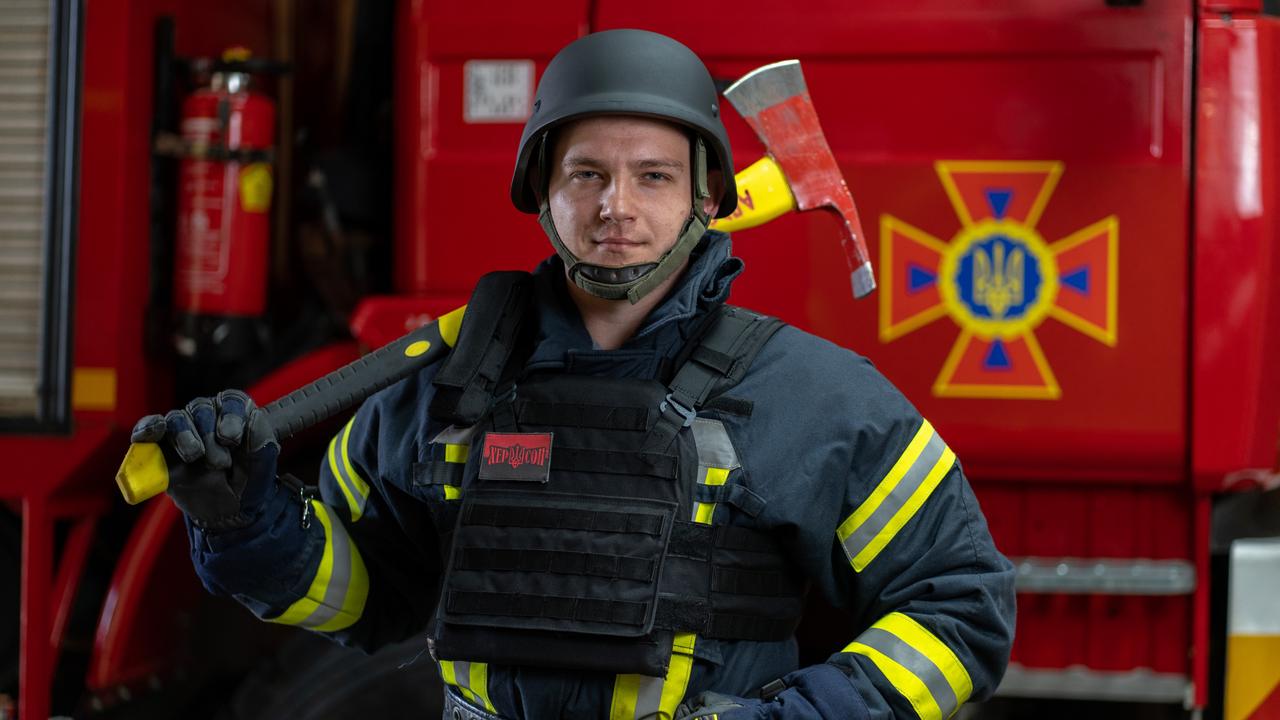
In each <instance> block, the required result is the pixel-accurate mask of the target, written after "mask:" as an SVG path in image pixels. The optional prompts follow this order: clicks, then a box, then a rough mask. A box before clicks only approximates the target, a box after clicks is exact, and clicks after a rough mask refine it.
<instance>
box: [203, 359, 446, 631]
mask: <svg viewBox="0 0 1280 720" xmlns="http://www.w3.org/2000/svg"><path fill="white" fill-rule="evenodd" d="M419 377H420V378H421V377H422V376H419ZM417 384H418V383H416V382H412V381H411V382H409V383H408V387H406V384H405V383H401V384H399V385H396V386H393V387H392V388H389V390H388V391H383V392H382V393H380V394H378V395H376V396H375V397H374V398H371V399H370V400H369V401H367V402H365V403H364V404H363V405H362V406H361V407H360V409H359V411H358V412H357V413H356V414H355V415H354V416H353V417H352V418H351V419H350V420H349V421H348V422H347V423H346V424H345V425H344V426H343V427H342V428H341V430H339V431H338V432H337V434H336V435H335V436H334V437H333V438H332V439H331V440H330V442H329V444H328V445H327V446H326V448H325V453H324V457H323V458H322V459H321V463H320V474H319V484H318V488H319V493H318V495H319V497H315V495H316V493H315V492H314V490H313V491H311V492H309V493H308V495H309V497H304V496H303V495H302V494H301V493H300V492H299V490H297V489H291V488H290V487H289V485H288V484H286V483H283V482H281V483H277V488H276V490H275V492H274V495H273V496H272V497H271V499H270V500H269V502H268V506H267V511H266V512H264V513H263V516H262V517H261V518H260V519H259V520H258V521H257V522H255V523H254V524H253V525H251V526H250V527H247V528H244V529H242V530H237V531H234V532H231V533H225V532H224V533H217V534H206V533H203V532H202V531H200V530H199V529H197V528H194V527H189V529H188V532H189V534H190V539H191V543H192V559H193V561H194V564H195V567H196V572H197V574H198V575H199V576H200V578H201V580H202V581H203V582H204V584H205V586H206V587H207V588H208V589H209V590H210V591H211V592H214V593H216V594H225V595H230V596H232V597H234V598H235V599H236V600H237V601H239V602H240V603H241V604H243V605H245V606H246V607H247V608H248V609H249V610H251V611H252V612H253V613H254V614H255V615H257V616H258V617H259V618H261V619H263V620H265V621H267V622H274V623H281V624H286V625H296V626H299V627H303V628H306V629H308V630H313V631H316V632H320V633H324V634H327V635H330V636H332V637H333V638H334V639H335V640H337V641H339V642H341V643H343V644H345V645H351V646H356V647H360V648H363V649H365V650H367V651H372V650H374V649H376V648H378V647H381V646H382V645H385V644H388V643H391V642H396V641H399V640H402V639H404V638H406V637H408V636H409V635H411V634H412V633H414V632H416V631H419V630H422V629H424V628H425V627H426V625H427V623H428V621H429V619H430V616H431V612H432V609H433V607H434V603H435V595H434V586H435V582H436V578H437V576H438V573H439V560H438V554H437V552H436V550H435V543H434V536H435V533H434V531H433V530H432V529H431V528H432V526H431V520H430V513H429V510H428V508H427V506H426V505H425V504H423V503H421V502H419V501H417V500H416V499H415V498H413V497H412V496H411V494H410V491H409V488H410V486H411V484H412V483H411V480H408V477H409V470H410V467H411V466H412V464H413V460H414V459H415V453H416V448H417V446H418V439H419V438H420V437H421V435H422V434H423V433H425V432H426V430H427V428H425V427H419V426H420V425H424V424H425V422H426V421H425V420H422V419H420V417H419V416H420V415H424V414H425V413H420V412H417V413H415V412H413V411H412V408H413V407H415V406H416V407H418V408H422V407H425V404H422V405H418V404H417V403H416V402H415V401H416V400H418V399H419V398H417V393H416V392H414V389H415V387H416V386H417ZM422 384H426V383H425V382H424V383H422ZM396 391H398V392H396ZM420 431H421V432H420ZM384 470H385V471H384ZM304 503H305V505H304Z"/></svg>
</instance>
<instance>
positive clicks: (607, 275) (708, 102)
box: [511, 30, 738, 303]
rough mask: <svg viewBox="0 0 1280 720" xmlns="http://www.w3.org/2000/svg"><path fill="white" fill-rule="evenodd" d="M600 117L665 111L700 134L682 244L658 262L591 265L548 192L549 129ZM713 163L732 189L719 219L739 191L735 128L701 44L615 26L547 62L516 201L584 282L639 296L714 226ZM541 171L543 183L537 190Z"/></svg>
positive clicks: (612, 293)
mask: <svg viewBox="0 0 1280 720" xmlns="http://www.w3.org/2000/svg"><path fill="white" fill-rule="evenodd" d="M593 115H638V116H641V117H652V118H658V119H662V120H668V121H671V122H674V123H676V124H678V125H682V126H684V127H686V128H688V129H689V130H690V131H691V132H692V135H693V138H692V142H691V143H690V145H691V146H692V154H693V157H692V161H693V165H692V167H693V197H692V198H691V204H692V210H691V212H690V215H689V219H688V220H687V221H686V222H685V224H684V227H683V228H681V230H680V235H679V238H678V239H677V240H676V243H675V245H674V246H672V248H671V249H670V250H668V251H667V252H666V253H665V254H664V255H663V256H662V257H660V258H658V260H657V262H651V263H641V264H637V265H627V266H625V267H620V268H609V267H603V266H600V265H591V264H589V263H584V262H582V261H581V260H579V259H578V258H577V257H576V256H575V255H574V254H573V253H572V252H570V251H569V249H568V248H567V247H565V244H564V242H563V241H562V240H561V239H560V235H559V233H557V232H556V228H555V224H554V223H552V221H551V210H550V206H549V204H548V201H547V197H546V195H547V193H546V192H545V190H546V186H545V183H546V182H547V179H548V177H549V174H550V173H549V168H548V166H547V163H548V158H547V154H548V153H549V152H550V148H548V147H547V144H548V143H547V139H548V136H549V134H550V131H551V130H553V129H555V128H556V127H557V126H560V125H563V124H565V123H567V122H569V121H571V120H575V119H578V118H583V117H590V116H593ZM708 152H709V153H710V157H708ZM708 162H711V163H713V165H712V167H715V168H718V169H720V170H722V171H723V175H724V194H723V195H722V196H721V198H720V205H719V209H718V211H717V214H716V217H725V216H726V215H728V214H729V213H731V212H733V210H734V208H735V207H737V203H738V190H737V187H736V186H735V184H734V180H733V157H732V155H731V154H730V151H729V137H728V133H726V132H725V129H724V123H722V122H721V121H720V102H719V97H718V96H717V94H716V88H715V83H714V82H712V80H711V74H710V73H708V72H707V68H706V66H705V65H703V64H702V61H701V60H699V59H698V56H697V55H694V54H693V51H691V50H690V49H689V48H687V47H685V46H684V45H682V44H680V43H679V42H676V41H675V40H672V39H671V38H669V37H666V36H665V35H659V34H657V33H653V32H648V31H646V30H607V31H605V32H599V33H594V34H591V35H587V36H586V37H583V38H580V39H578V40H576V41H574V42H572V43H570V44H569V45H568V46H566V47H565V48H564V49H563V50H561V51H560V52H559V53H557V54H556V56H555V57H554V58H552V59H551V63H550V64H548V65H547V69H546V71H545V72H544V73H543V74H542V79H541V80H540V81H539V82H538V90H537V95H536V98H535V100H534V103H533V114H532V115H530V117H529V121H528V122H527V123H526V124H525V126H524V134H523V135H522V136H521V137H520V150H519V152H518V154H517V155H516V169H515V173H514V174H513V176H512V178H511V202H512V203H513V204H514V205H515V206H516V209H518V210H520V211H521V212H526V213H538V214H539V216H538V222H539V223H540V224H541V225H542V228H543V230H544V231H546V233H547V237H549V238H550V239H551V244H552V245H553V246H554V247H555V249H556V252H557V253H558V254H559V255H560V258H561V259H562V260H564V263H565V267H566V268H568V272H569V277H570V278H571V279H572V280H573V282H574V283H575V284H577V285H578V287H581V288H582V289H583V290H586V291H587V292H589V293H591V294H592V295H595V296H597V297H601V298H605V299H608V300H621V299H623V298H626V299H628V300H630V301H631V302H632V303H635V302H638V301H639V300H640V298H642V297H644V296H645V295H647V294H648V293H649V292H651V291H652V290H653V289H654V288H656V287H657V286H658V285H660V284H662V282H663V281H664V280H666V279H667V278H668V277H670V276H671V274H672V273H674V272H675V271H676V270H677V269H679V268H680V266H681V265H682V264H683V263H684V261H685V259H686V258H688V257H689V253H690V252H691V251H692V250H693V247H694V246H695V245H696V244H697V243H698V240H699V239H700V238H701V237H702V235H703V233H705V232H706V229H707V224H708V223H709V222H710V219H709V218H708V217H707V215H706V213H705V212H703V210H702V202H701V201H702V199H703V198H707V197H710V191H709V190H708V188H707V168H708ZM535 179H536V181H537V182H540V183H543V187H541V188H537V190H538V192H537V193H535V188H534V186H533V182H535ZM539 195H541V197H542V200H541V202H539V200H538V196H539Z"/></svg>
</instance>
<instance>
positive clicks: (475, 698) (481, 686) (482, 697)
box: [440, 660, 497, 712]
mask: <svg viewBox="0 0 1280 720" xmlns="http://www.w3.org/2000/svg"><path fill="white" fill-rule="evenodd" d="M440 678H441V679H442V680H444V682H445V683H446V684H448V685H452V686H454V687H456V688H458V690H459V691H460V692H461V693H462V695H463V697H465V698H466V699H467V700H470V701H471V702H473V703H475V704H476V705H482V706H484V708H485V709H486V710H488V711H489V712H497V710H496V709H495V708H494V707H493V703H492V702H490V701H489V666H488V665H487V664H485V663H473V662H466V661H463V660H441V661H440Z"/></svg>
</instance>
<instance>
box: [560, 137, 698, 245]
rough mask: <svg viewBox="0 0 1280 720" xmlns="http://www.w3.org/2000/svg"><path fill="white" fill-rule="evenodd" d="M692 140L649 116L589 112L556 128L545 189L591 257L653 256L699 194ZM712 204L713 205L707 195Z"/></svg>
mask: <svg viewBox="0 0 1280 720" xmlns="http://www.w3.org/2000/svg"><path fill="white" fill-rule="evenodd" d="M689 156H690V151H689V138H688V136H687V135H685V133H684V132H683V131H682V130H680V129H679V128H678V127H676V126H675V125H671V124H669V123H665V122H662V121H658V120H650V119H648V118H639V117H626V116H604V117H594V118H586V119H583V120H579V121H576V122H574V123H572V124H570V125H567V126H566V127H564V128H563V129H561V130H560V132H559V133H557V135H556V138H555V145H554V147H553V149H552V153H551V163H550V165H551V179H550V183H549V186H548V189H547V193H548V197H549V201H550V206H551V218H552V219H553V220H554V221H555V225H556V231H557V232H559V234H560V238H561V240H563V241H564V244H565V245H566V246H568V248H569V250H570V251H571V252H572V253H573V254H574V255H575V256H577V257H578V259H580V260H581V261H583V262H585V263H590V264H592V265H602V266H605V267H621V266H623V265H634V264H637V263H647V262H655V261H656V260H657V259H658V258H659V257H661V256H662V254H663V253H665V252H666V251H667V250H669V249H671V246H673V245H675V242H676V238H677V235H678V234H679V232H680V228H681V227H683V225H684V222H685V220H686V219H687V218H688V217H689V214H690V208H691V204H692V203H691V201H692V198H693V191H692V182H693V181H692V177H693V171H692V168H691V167H690V157H689ZM706 208H707V210H708V211H709V212H710V211H714V201H711V200H708V201H707V205H706Z"/></svg>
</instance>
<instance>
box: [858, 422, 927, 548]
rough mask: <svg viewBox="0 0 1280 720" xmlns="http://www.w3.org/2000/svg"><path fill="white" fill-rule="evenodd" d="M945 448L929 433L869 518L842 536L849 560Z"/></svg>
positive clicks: (899, 506)
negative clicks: (918, 451) (846, 535)
mask: <svg viewBox="0 0 1280 720" xmlns="http://www.w3.org/2000/svg"><path fill="white" fill-rule="evenodd" d="M946 449H947V444H946V443H945V442H943V440H942V436H941V435H939V434H938V433H936V432H933V433H930V435H929V442H928V443H927V444H925V446H924V447H923V448H922V449H921V450H920V456H919V457H917V458H916V461H915V462H913V463H911V467H910V468H908V469H907V472H906V474H905V475H903V476H902V481H901V482H899V483H898V484H897V486H896V487H894V488H893V490H892V491H891V492H890V493H889V495H888V496H886V497H885V498H884V500H883V501H881V503H880V506H879V507H877V508H876V509H875V512H873V513H872V514H871V517H869V518H867V520H866V522H864V523H862V525H861V526H860V527H858V529H857V530H854V531H853V533H852V534H850V535H849V537H847V538H845V540H844V551H845V553H846V554H848V556H849V559H850V561H852V560H853V558H856V557H857V556H858V554H859V553H861V552H862V551H863V549H864V548H866V547H867V546H868V545H870V544H871V542H872V541H873V540H875V539H876V536H877V535H879V534H880V533H881V532H883V531H884V529H885V527H886V526H887V525H888V524H889V521H890V520H892V519H893V516H894V515H897V514H898V511H899V510H901V509H902V508H903V506H905V505H906V504H907V500H909V499H911V496H912V495H913V494H915V491H916V489H917V488H919V487H920V484H921V483H923V482H924V479H925V478H926V477H928V476H929V471H930V470H932V469H933V466H934V465H936V464H937V463H938V460H939V459H940V458H941V457H942V453H944V452H946Z"/></svg>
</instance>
